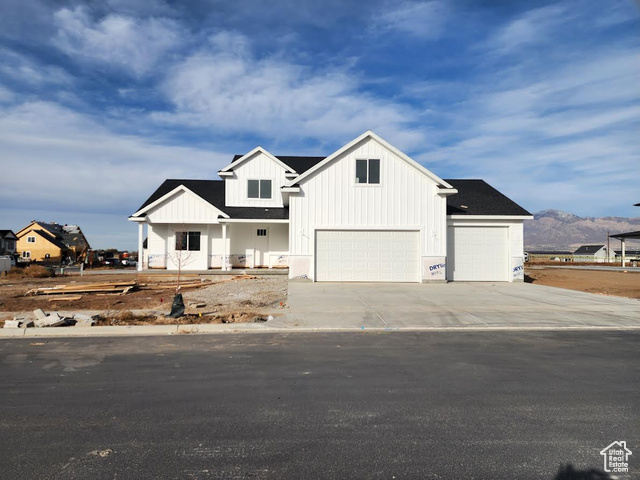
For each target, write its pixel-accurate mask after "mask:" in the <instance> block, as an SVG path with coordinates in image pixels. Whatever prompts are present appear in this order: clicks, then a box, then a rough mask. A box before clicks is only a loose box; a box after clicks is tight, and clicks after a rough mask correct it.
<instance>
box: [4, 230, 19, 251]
mask: <svg viewBox="0 0 640 480" xmlns="http://www.w3.org/2000/svg"><path fill="white" fill-rule="evenodd" d="M17 240H18V237H16V234H15V233H13V231H11V230H0V255H14V254H15V253H16V241H17Z"/></svg>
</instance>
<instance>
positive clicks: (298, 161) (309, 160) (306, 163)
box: [231, 155, 327, 174]
mask: <svg viewBox="0 0 640 480" xmlns="http://www.w3.org/2000/svg"><path fill="white" fill-rule="evenodd" d="M243 156H244V155H234V157H233V161H232V162H231V163H233V162H235V161H236V160H239V159H240V158H242V157H243ZM274 156H275V157H276V158H277V159H278V160H280V161H281V162H282V163H285V164H286V165H288V166H289V167H290V168H291V169H292V170H295V171H296V172H297V173H298V174H303V173H304V172H306V171H307V170H309V169H310V168H312V167H314V166H316V165H317V164H318V163H320V162H321V161H322V160H324V159H325V158H327V157H300V156H293V155H274Z"/></svg>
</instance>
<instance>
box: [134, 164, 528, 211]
mask: <svg viewBox="0 0 640 480" xmlns="http://www.w3.org/2000/svg"><path fill="white" fill-rule="evenodd" d="M278 158H280V157H278ZM283 158H288V157H283ZM291 158H297V159H299V158H304V157H291ZM307 158H314V159H316V160H318V159H319V160H318V161H321V160H322V157H307ZM283 161H284V160H283ZM309 163H311V162H309ZM311 166H313V165H309V168H311ZM298 173H301V172H298ZM446 182H448V183H450V184H451V185H452V186H453V187H454V188H456V189H457V190H458V193H457V194H455V195H450V196H449V197H447V215H505V216H509V215H531V214H530V213H529V212H528V211H526V210H525V209H524V208H522V207H521V206H520V205H518V204H517V203H515V202H514V201H512V200H510V199H509V198H507V197H506V196H505V195H503V194H502V193H500V192H499V191H497V190H496V189H495V188H493V187H492V186H491V185H489V184H488V183H486V182H485V181H484V180H458V179H453V180H446ZM180 185H184V186H185V187H187V188H188V189H189V190H191V191H192V192H193V193H195V194H196V195H198V196H200V197H202V199H204V200H205V201H207V202H209V203H210V204H211V205H213V206H214V207H216V208H217V209H218V210H221V211H223V212H224V213H226V214H227V215H229V216H230V217H231V218H245V219H252V218H255V219H264V220H276V219H277V220H286V219H288V218H289V209H288V208H286V207H284V208H273V207H269V208H264V207H227V206H225V203H224V202H225V183H224V180H186V179H182V180H181V179H170V180H165V181H164V183H163V184H162V185H160V187H158V189H157V190H156V191H155V192H153V194H152V195H151V196H150V197H149V198H148V199H147V200H146V201H145V202H144V203H143V204H142V206H141V207H140V208H139V209H138V210H141V209H143V208H144V207H146V206H147V205H149V204H151V203H153V202H155V201H156V200H158V199H160V198H162V197H163V196H165V195H166V194H167V193H169V192H171V191H172V190H174V189H175V188H176V187H179V186H180ZM464 207H466V208H464Z"/></svg>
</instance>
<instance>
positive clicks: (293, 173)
mask: <svg viewBox="0 0 640 480" xmlns="http://www.w3.org/2000/svg"><path fill="white" fill-rule="evenodd" d="M284 176H285V177H287V178H296V177H297V176H298V174H297V173H295V172H286V173H285V174H284Z"/></svg>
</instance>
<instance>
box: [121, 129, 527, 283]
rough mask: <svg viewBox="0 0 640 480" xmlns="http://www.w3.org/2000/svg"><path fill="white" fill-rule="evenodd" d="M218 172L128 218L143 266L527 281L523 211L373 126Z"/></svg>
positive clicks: (162, 192) (260, 152) (303, 275)
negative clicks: (424, 160)
mask: <svg viewBox="0 0 640 480" xmlns="http://www.w3.org/2000/svg"><path fill="white" fill-rule="evenodd" d="M218 174H219V175H220V177H221V178H222V180H166V181H165V182H164V183H163V184H162V185H161V186H160V187H159V188H158V189H157V190H156V191H155V192H154V193H153V194H152V195H151V196H150V197H149V199H148V200H147V201H146V202H144V204H143V205H142V206H141V207H140V208H139V209H138V211H136V212H135V213H134V214H133V215H131V217H130V218H129V220H131V221H134V222H138V225H139V229H138V232H139V233H138V235H139V240H138V251H140V252H142V251H144V252H145V254H144V261H141V262H139V263H138V268H139V269H147V268H164V269H167V270H176V269H178V268H179V267H180V268H182V269H188V270H206V269H210V268H219V269H223V270H230V269H231V268H232V267H241V268H253V267H256V268H257V267H268V268H278V267H280V268H286V267H288V268H289V277H290V278H300V279H309V280H312V281H317V282H322V281H335V282H431V281H436V282H437V281H445V280H464V281H503V282H510V281H514V280H522V279H523V278H524V275H523V269H522V265H523V229H522V224H523V220H525V219H530V218H533V217H532V216H531V214H530V213H529V212H527V211H526V210H524V209H523V208H522V207H520V206H519V205H517V204H516V203H514V202H513V201H511V200H510V199H508V198H507V197H506V196H504V195H503V194H501V193H500V192H498V191H497V190H495V189H494V188H493V187H491V186H490V185H488V184H487V183H485V182H484V181H482V180H443V179H441V178H439V177H438V176H436V175H434V174H433V173H431V172H430V171H429V170H427V169H426V168H424V167H423V166H422V165H420V164H419V163H417V162H416V161H414V160H412V159H411V158H409V157H408V156H407V155H405V154H404V153H402V152H401V151H399V150H398V149H396V148H395V147H393V146H392V145H390V144H389V143H387V142H386V141H385V140H383V139H382V138H380V137H379V136H377V135H376V134H375V133H373V132H370V131H368V132H365V133H364V134H362V135H360V136H359V137H358V138H356V139H355V140H353V141H351V142H349V143H348V144H346V145H345V146H344V147H342V148H340V149H339V150H338V151H336V152H334V153H333V154H331V155H329V156H328V157H284V156H274V155H272V154H271V153H269V152H267V151H266V150H265V149H263V148H261V147H257V148H255V149H254V150H252V151H251V152H249V153H247V154H246V155H242V156H239V155H238V156H236V157H235V158H234V159H233V161H232V162H231V163H230V164H229V165H227V166H226V167H225V168H223V169H222V170H220V171H219V172H218ZM145 225H146V227H147V233H146V237H147V240H146V242H145V241H144V238H145V232H144V226H145ZM143 242H144V245H143ZM141 258H143V257H142V256H141Z"/></svg>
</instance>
